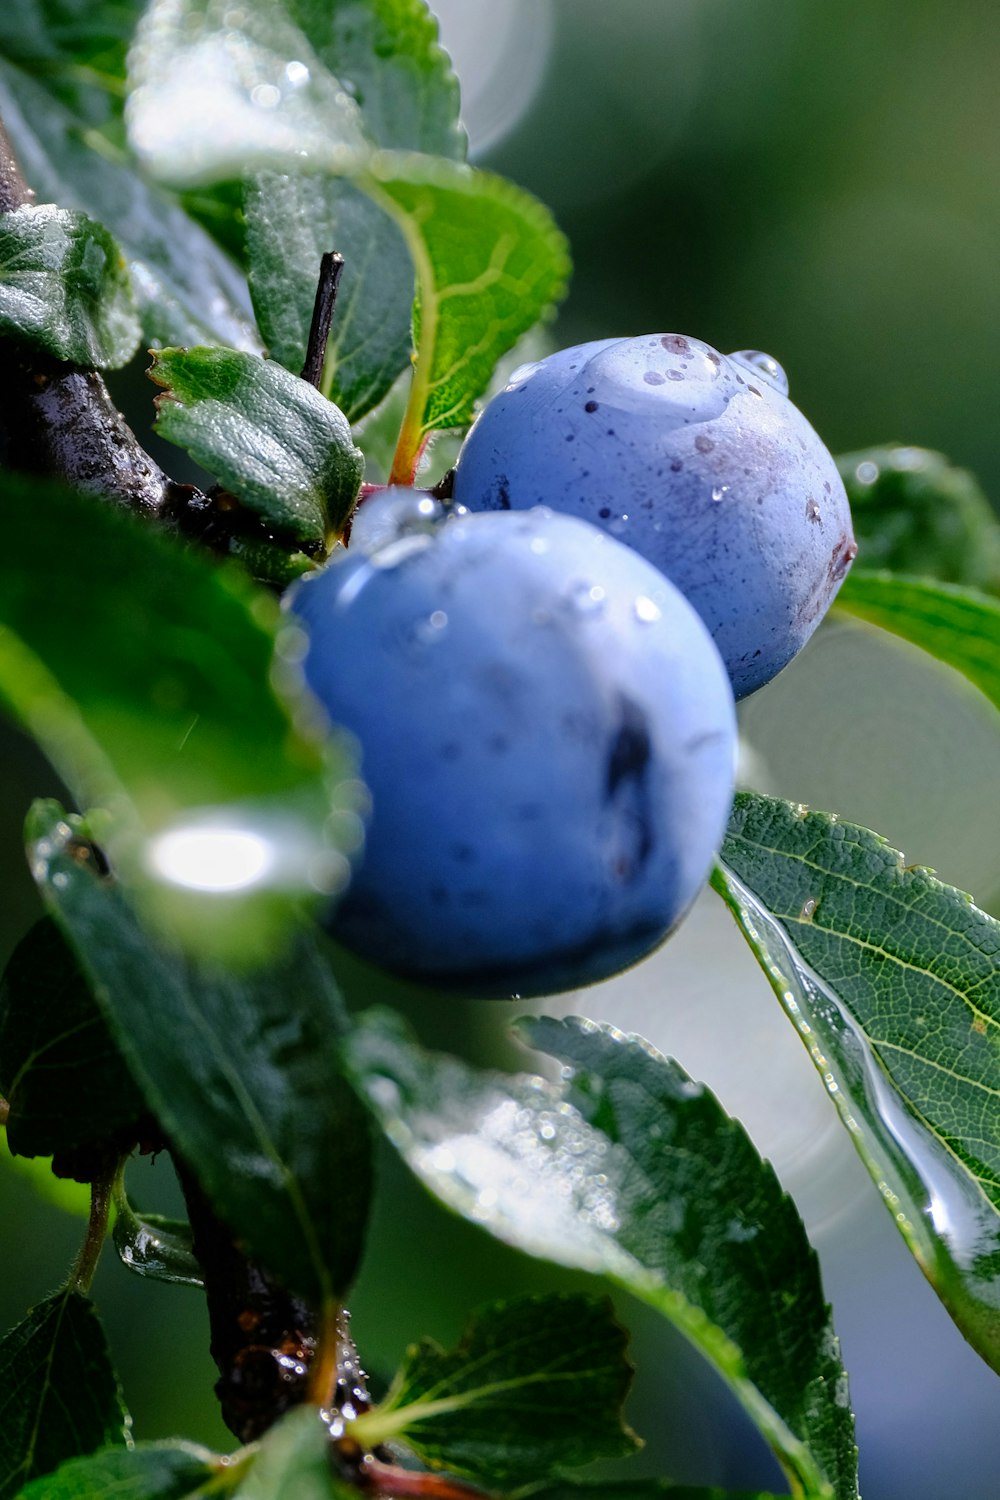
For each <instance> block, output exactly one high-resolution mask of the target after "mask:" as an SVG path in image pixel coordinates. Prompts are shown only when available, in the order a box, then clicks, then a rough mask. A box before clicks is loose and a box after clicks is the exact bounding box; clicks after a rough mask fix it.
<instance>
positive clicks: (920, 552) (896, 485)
mask: <svg viewBox="0 0 1000 1500" xmlns="http://www.w3.org/2000/svg"><path fill="white" fill-rule="evenodd" d="M837 467H838V468H839V470H840V476H841V478H842V479H843V481H844V486H845V488H846V490H847V497H848V499H849V500H850V502H851V515H852V517H853V520H854V535H855V537H856V538H857V542H858V560H857V563H856V564H855V569H856V570H858V569H862V568H890V569H891V570H892V571H893V572H894V573H904V574H909V575H910V576H911V577H922V578H927V579H930V578H935V579H937V580H938V581H939V582H941V583H959V584H965V585H967V586H968V587H971V588H979V589H986V590H989V591H990V592H992V593H998V592H1000V521H998V520H997V516H996V513H995V511H994V510H993V507H992V506H991V505H990V502H989V500H987V498H986V496H985V495H984V494H983V491H982V488H981V487H980V485H979V483H978V481H977V480H976V478H975V476H974V475H972V474H970V473H969V472H968V470H967V469H960V468H957V467H956V466H955V465H954V464H951V463H949V461H948V459H947V458H945V456H944V454H943V453H934V452H932V451H931V450H930V449H927V448H913V447H909V446H905V447H904V446H902V445H901V444H892V445H889V446H886V447H881V448H866V449H865V450H864V451H863V452H860V453H845V454H842V455H841V456H840V457H839V458H838V459H837Z"/></svg>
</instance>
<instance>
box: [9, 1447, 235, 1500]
mask: <svg viewBox="0 0 1000 1500" xmlns="http://www.w3.org/2000/svg"><path fill="white" fill-rule="evenodd" d="M226 1474H227V1470H226V1467H225V1460H224V1459H220V1458H218V1457H216V1455H215V1454H214V1453H209V1452H208V1451H207V1450H206V1449H204V1448H196V1447H194V1446H193V1444H190V1443H140V1444H138V1445H137V1446H136V1447H135V1448H132V1449H122V1448H111V1449H108V1450H106V1451H104V1452H102V1453H95V1454H94V1455H93V1457H92V1458H75V1459H72V1460H71V1461H70V1462H69V1463H66V1464H63V1465H62V1467H61V1468H59V1469H57V1470H56V1472H55V1473H54V1474H50V1475H48V1476H47V1477H46V1478H44V1479H36V1480H35V1482H34V1483H33V1484H29V1485H28V1487H27V1489H26V1490H24V1491H23V1492H22V1494H21V1495H19V1496H18V1500H111V1497H112V1496H113V1497H114V1500H195V1497H196V1496H201V1495H205V1494H206V1493H208V1490H207V1486H208V1485H210V1484H213V1482H214V1486H215V1493H223V1492H224V1491H223V1490H222V1489H220V1485H219V1482H220V1480H224V1477H225V1476H226ZM226 1488H227V1489H228V1486H226Z"/></svg>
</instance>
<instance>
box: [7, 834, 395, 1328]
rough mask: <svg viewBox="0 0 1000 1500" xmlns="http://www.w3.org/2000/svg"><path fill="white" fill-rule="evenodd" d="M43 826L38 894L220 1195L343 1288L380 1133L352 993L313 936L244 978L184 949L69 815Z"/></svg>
mask: <svg viewBox="0 0 1000 1500" xmlns="http://www.w3.org/2000/svg"><path fill="white" fill-rule="evenodd" d="M35 833H36V843H35V850H36V858H35V871H36V878H37V879H38V880H39V883H40V885H41V889H42V894H43V896H44V898H45V900H46V902H47V904H48V905H49V906H50V908H51V909H52V911H53V914H54V915H55V916H56V917H57V919H58V920H59V922H60V924H61V925H62V927H63V929H64V931H65V932H66V935H67V937H68V938H69V939H70V941H71V942H72V943H73V945H74V947H75V948H76V950H77V953H78V956H79V958H80V962H81V964H82V965H83V966H84V968H85V969H86V971H87V972H88V974H89V975H90V976H91V980H92V983H93V984H94V987H95V992H96V993H97V994H98V996H99V998H100V1000H101V1003H102V1005H103V1006H104V1009H105V1013H106V1016H107V1019H108V1022H109V1025H110V1026H111V1029H112V1031H113V1032H114V1033H115V1035H116V1036H117V1039H118V1043H119V1046H120V1047H121V1049H122V1052H123V1053H124V1055H125V1057H126V1058H127V1059H128V1062H129V1065H130V1067H131V1068H132V1071H133V1073H134V1075H135V1077H136V1078H137V1079H138V1081H139V1082H140V1083H141V1085H142V1087H143V1090H144V1092H145V1095H146V1099H147V1101H148V1104H149V1107H150V1109H151V1110H152V1112H153V1114H154V1115H155V1116H156V1118H157V1120H158V1121H159V1123H160V1124H161V1125H162V1127H163V1129H164V1131H165V1133H166V1134H167V1136H168V1137H169V1139H170V1140H171V1141H172V1142H173V1143H174V1145H175V1146H176V1147H177V1149H178V1151H179V1152H180V1154H181V1156H182V1157H183V1158H184V1160H185V1161H186V1162H187V1163H188V1164H189V1165H190V1166H191V1168H192V1169H193V1170H194V1172H195V1173H196V1175H197V1176H198V1178H199V1179H200V1181H201V1185H202V1187H203V1188H204V1190H205V1192H206V1193H207V1195H208V1197H209V1199H210V1201H211V1203H212V1204H213V1205H214V1207H215V1208H216V1209H217V1210H218V1212H219V1214H220V1216H221V1217H222V1218H223V1219H224V1220H225V1221H226V1223H227V1224H229V1225H230V1227H231V1228H232V1229H233V1230H234V1231H235V1233H236V1234H237V1235H238V1236H240V1237H241V1239H243V1240H244V1241H245V1243H246V1244H247V1245H248V1246H249V1249H250V1251H251V1253H252V1254H253V1255H254V1256H255V1257H256V1258H257V1259H259V1260H261V1261H262V1262H263V1263H264V1264H265V1265H266V1266H267V1267H268V1268H269V1269H270V1270H271V1271H272V1273H273V1274H274V1275H275V1276H277V1277H279V1278H280V1279H281V1280H283V1281H285V1282H287V1283H288V1285H289V1286H290V1287H291V1288H292V1289H293V1290H294V1291H296V1292H298V1293H300V1294H301V1295H302V1296H304V1297H308V1298H310V1299H312V1300H315V1301H316V1302H322V1301H324V1300H325V1299H327V1298H328V1297H329V1296H330V1295H331V1294H332V1293H340V1292H343V1291H344V1289H345V1288H346V1286H347V1284H348V1282H349V1281H350V1279H351V1277H352V1275H353V1273H354V1270H355V1268H356V1266H357V1262H358V1257H359V1254H360V1249H361V1240H362V1236H363V1234H364V1225H365V1219H366V1215H367V1208H368V1195H369V1188H370V1180H369V1177H370V1174H369V1161H368V1138H367V1130H366V1125H365V1119H364V1115H363V1113H362V1111H361V1108H360V1106H359V1105H358V1103H357V1101H356V1100H355V1098H354V1095H353V1093H352V1092H351V1090H350V1089H349V1088H348V1087H347V1084H346V1083H345V1082H344V1080H343V1078H342V1077H341V1075H340V1069H339V1052H338V1030H339V1028H340V1025H341V1009H340V1001H339V997H338V995H337V991H336V987H335V985H334V982H333V979H332V977H331V975H330V971H329V967H328V965H327V964H326V962H325V961H324V959H323V956H322V954H321V952H320V950H319V949H318V947H317V946H316V943H315V940H314V939H313V938H311V937H310V936H305V935H303V937H302V938H301V940H300V942H299V944H298V946H297V947H296V948H295V949H294V950H293V951H292V952H291V953H289V954H287V955H286V957H285V958H284V959H283V960H282V961H281V962H280V963H278V964H275V965H274V966H272V967H271V968H269V969H264V970H258V971H257V972H255V973H254V974H253V975H252V976H250V977H248V978H241V977H239V976H238V975H234V974H233V973H232V972H230V971H228V970H223V969H219V968H210V967H198V966H195V965H194V964H191V963H186V962H185V961H184V960H183V959H181V958H180V957H179V956H178V955H177V954H176V953H174V952H171V951H169V950H167V949H164V948H160V947H157V946H156V945H155V944H154V943H152V942H151V940H150V938H149V936H148V934H147V933H146V932H144V931H143V929H142V928H141V927H140V926H139V925H138V923H137V922H136V920H135V917H134V915H133V914H132V912H131V911H130V909H129V907H128V905H127V904H126V902H125V899H124V897H123V896H122V894H121V892H120V891H119V890H118V889H117V887H116V886H115V885H114V884H112V883H109V882H108V881H102V880H100V879H99V878H97V877H96V876H95V875H94V873H93V872H92V871H91V870H90V869H89V868H88V867H87V866H85V865H82V864H80V863H79V861H77V860H76V859H74V858H73V855H72V846H71V842H70V841H71V838H72V830H71V828H70V827H69V825H67V824H66V823H63V822H61V821H60V820H58V819H57V818H52V817H51V816H50V818H49V819H48V821H47V826H36V829H35ZM43 844H44V845H45V846H46V853H45V854H44V856H43V855H41V854H40V853H38V852H37V851H39V849H40V848H41V846H42V845H43Z"/></svg>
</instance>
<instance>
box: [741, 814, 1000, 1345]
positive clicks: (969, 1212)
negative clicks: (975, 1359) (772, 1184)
mask: <svg viewBox="0 0 1000 1500" xmlns="http://www.w3.org/2000/svg"><path fill="white" fill-rule="evenodd" d="M714 884H715V886H716V889H717V890H718V891H719V893H720V895H722V897H723V899H724V900H725V901H726V903H727V904H728V905H729V907H730V909H731V910H732V912H733V914H734V916H735V917H736V919H737V922H738V923H739V925H740V927H741V928H742V930H743V933H744V936H745V937H746V938H747V941H748V942H749V943H750V946H751V948H752V949H753V951H754V953H755V955H756V957H757V959H758V961H759V962H760V964H761V966H762V968H763V969H764V971H765V973H766V974H767V976H768V979H769V980H770V982H771V985H772V987H773V988H774V990H775V993H776V994H777V995H778V998H779V1000H780V1001H781V1003H782V1005H783V1006H784V1008H785V1010H786V1012H787V1013H788V1015H789V1017H790V1019H791V1020H792V1022H793V1024H794V1025H795V1026H796V1028H797V1029H798V1030H799V1032H800V1034H801V1035H802V1038H803V1040H804V1042H805V1043H806V1045H807V1047H808V1048H809V1051H810V1054H811V1056H812V1058H813V1061H814V1063H815V1064H816V1066H817V1068H818V1069H819V1071H820V1072H821V1073H822V1075H823V1077H824V1079H825V1081H826V1084H827V1087H828V1089H829V1090H830V1093H831V1095H832V1097H833V1100H834V1102H835V1104H836V1105H837V1107H838V1109H839V1111H840V1114H841V1118H842V1120H843V1121H844V1124H845V1125H846V1126H847V1128H848V1130H849V1131H850V1132H851V1136H852V1139H853V1140H854V1143H855V1145H856V1147H857V1148H858V1151H859V1153H860V1155H861V1158H862V1160H863V1161H864V1163H865V1165H866V1166H867V1168H868V1170H869V1172H870V1174H871V1176H872V1178H873V1179H874V1181H875V1183H876V1185H877V1187H878V1190H879V1192H880V1194H881V1196H882V1198H883V1200H884V1202H885V1204H886V1207H887V1208H888V1209H889V1211H890V1212H891V1214H892V1216H893V1219H894V1220H895V1222H896V1224H897V1226H898V1227H899V1229H900V1231H901V1233H902V1234H903V1237H904V1239H905V1240H906V1242H907V1244H908V1245H909V1247H910V1249H911V1250H912V1252H913V1254H914V1255H915V1257H916V1259H917V1261H918V1262H919V1264H920V1266H921V1268H922V1270H923V1271H924V1273H925V1275H926V1276H927V1277H928V1279H929V1280H930V1281H931V1283H932V1285H933V1286H934V1288H935V1290H936V1291H937V1293H938V1295H939V1296H940V1297H941V1299H942V1301H943V1302H944V1303H945V1305H946V1306H947V1308H948V1310H949V1312H950V1313H951V1315H952V1317H953V1318H954V1319H955V1321H956V1322H957V1324H958V1326H959V1327H960V1328H961V1330H962V1332H963V1333H964V1334H965V1337H966V1338H967V1339H968V1340H969V1342H970V1343H971V1344H972V1345H973V1347H974V1348H976V1349H977V1350H978V1351H979V1353H980V1354H981V1355H982V1356H983V1358H984V1359H985V1360H987V1362H988V1363H990V1364H991V1365H992V1366H993V1368H994V1369H997V1370H1000V1314H998V1312H997V1306H998V1292H1000V1111H998V1109H997V1099H998V1098H1000V923H998V922H997V921H996V920H995V919H994V918H993V917H990V916H987V914H986V913H985V912H983V911H980V910H979V909H978V908H977V907H976V906H975V905H974V904H973V902H972V900H971V898H970V897H968V896H966V895H965V894H964V893H963V892H961V891H957V890H954V889H953V888H952V887H950V886H946V885H943V884H942V883H941V882H940V881H939V880H937V879H935V877H934V876H933V875H932V874H931V872H930V871H928V870H925V869H921V868H920V867H919V866H908V865H906V864H905V863H904V861H903V856H902V855H901V854H899V853H898V852H897V851H896V850H894V849H892V848H891V847H890V846H889V845H888V844H887V843H886V842H885V841H884V840H883V839H880V838H879V837H878V836H877V835H876V834H874V833H870V832H869V831H868V830H867V829H864V828H858V827H855V826H854V825H853V824H850V823H842V822H840V821H839V820H838V819H836V818H833V817H831V816H829V815H828V814H825V813H813V812H809V811H807V810H806V809H805V808H801V807H795V806H790V805H789V804H788V803H785V802H777V801H774V800H772V799H771V798H767V797H759V796H754V795H752V794H750V793H744V794H742V795H740V796H739V797H738V798H737V801H736V807H735V810H734V812H733V817H732V821H731V823H730V827H729V833H728V835H727V838H726V841H725V844H724V845H723V851H722V864H721V866H720V869H719V871H718V872H717V874H716V876H715V878H714Z"/></svg>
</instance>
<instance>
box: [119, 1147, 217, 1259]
mask: <svg viewBox="0 0 1000 1500" xmlns="http://www.w3.org/2000/svg"><path fill="white" fill-rule="evenodd" d="M112 1239H113V1240H114V1245H115V1249H116V1250H117V1251H118V1257H119V1259H120V1260H121V1262H122V1264H123V1265H125V1266H127V1267H128V1269H129V1270H130V1271H134V1272H135V1273H136V1275H138V1276H148V1277H149V1278H150V1280H152V1281H168V1282H173V1283H174V1284H175V1285H177V1286H203V1285H204V1277H203V1275H202V1269H201V1264H200V1262H199V1261H198V1259H197V1258H196V1256H195V1254H194V1250H193V1248H192V1244H193V1235H192V1232H191V1225H190V1224H189V1223H188V1222H187V1220H186V1219H170V1218H166V1217H165V1216H164V1215H163V1214H141V1213H139V1212H138V1211H137V1210H136V1209H135V1208H133V1206H132V1204H131V1203H130V1202H129V1198H128V1194H127V1193H126V1191H125V1184H124V1181H123V1175H122V1174H119V1177H118V1180H117V1182H116V1183H115V1222H114V1226H113V1228H112Z"/></svg>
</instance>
